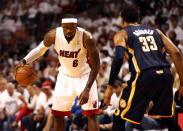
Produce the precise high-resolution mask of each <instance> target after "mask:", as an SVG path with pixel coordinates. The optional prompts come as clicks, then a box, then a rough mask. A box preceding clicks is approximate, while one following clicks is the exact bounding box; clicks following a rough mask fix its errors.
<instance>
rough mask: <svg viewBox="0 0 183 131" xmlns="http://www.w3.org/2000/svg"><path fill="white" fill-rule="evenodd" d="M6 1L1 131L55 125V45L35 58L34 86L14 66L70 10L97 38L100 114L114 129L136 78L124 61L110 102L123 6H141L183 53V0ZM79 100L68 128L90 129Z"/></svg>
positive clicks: (1, 36)
mask: <svg viewBox="0 0 183 131" xmlns="http://www.w3.org/2000/svg"><path fill="white" fill-rule="evenodd" d="M2 3H3V4H1V6H0V131H1V130H6V131H11V130H12V129H20V130H21V131H23V130H24V129H27V130H30V131H31V130H32V131H39V130H40V131H41V130H43V128H44V127H45V125H46V126H49V124H47V121H48V119H52V116H51V114H50V113H49V111H50V109H51V105H52V94H53V93H52V92H53V89H54V84H55V81H56V76H57V73H58V71H57V66H58V64H57V63H58V59H57V55H56V53H55V52H54V49H53V47H51V48H50V50H49V51H47V53H46V54H45V55H44V56H43V57H41V58H40V59H38V60H37V61H35V62H33V63H32V66H33V67H34V68H35V70H36V72H37V80H36V82H35V83H34V84H33V85H30V86H28V87H23V86H21V85H19V84H18V83H17V82H16V81H15V78H14V69H15V66H16V65H17V64H18V62H19V60H20V59H22V58H23V57H24V56H25V55H26V54H27V53H28V52H29V51H30V50H31V49H33V48H34V47H36V46H37V45H38V44H39V42H40V41H41V40H42V39H43V36H44V34H45V33H46V32H47V31H49V30H50V29H52V28H56V27H58V26H60V24H61V23H60V22H61V18H62V16H63V14H65V13H73V14H75V15H76V16H77V17H78V23H79V26H80V27H83V28H85V29H86V30H88V31H90V32H91V33H92V35H93V37H94V38H95V40H96V44H97V48H98V50H99V53H100V63H101V67H100V70H99V73H98V76H97V82H98V87H99V88H98V92H99V100H100V114H99V115H98V119H99V122H100V128H101V130H110V129H111V120H112V115H113V113H114V111H115V109H116V107H117V104H118V101H119V98H120V95H121V92H122V89H123V88H125V86H126V82H127V81H128V80H129V78H130V72H129V70H128V69H129V68H128V62H127V60H124V62H123V65H122V68H121V71H120V73H119V78H118V80H116V82H115V84H116V86H117V87H118V88H116V89H115V90H114V92H115V93H114V94H113V96H112V100H111V103H112V106H110V107H105V105H104V103H103V95H104V92H105V89H106V85H107V82H108V78H109V73H110V67H111V62H112V59H113V53H114V43H113V36H114V35H115V33H116V32H118V31H119V30H120V29H121V18H120V10H121V9H123V8H124V7H126V6H128V5H133V6H134V7H137V8H139V10H140V18H141V23H142V24H146V25H151V26H154V27H156V28H158V29H160V30H162V31H163V32H164V34H165V35H166V36H168V37H169V38H170V39H171V40H172V41H173V43H174V44H175V45H176V46H177V47H178V48H179V49H180V50H181V52H182V53H183V1H182V0H173V1H172V0H138V1H137V0H131V1H129V0H113V1H110V0H9V1H3V0H2ZM167 59H168V61H169V62H170V63H171V71H172V74H173V75H174V78H175V81H174V91H175V92H176V90H177V89H178V88H179V78H178V74H177V72H176V69H175V66H174V64H173V61H172V58H171V56H169V55H168V54H167ZM77 100H78V98H76V100H75V102H74V103H73V108H72V113H73V114H72V116H70V117H65V122H66V130H67V131H68V130H73V129H82V130H86V129H87V119H86V118H85V116H82V114H81V113H82V111H81V108H80V107H79V105H78V101H77ZM144 119H145V120H144V121H146V119H150V118H146V116H145V117H144ZM150 120H151V119H150ZM151 122H152V120H151ZM153 122H154V121H153ZM153 122H152V123H153ZM154 123H155V122H154ZM155 124H157V123H155ZM129 125H130V124H129ZM17 127H18V128H17ZM152 127H153V126H152ZM154 127H156V126H154ZM134 128H135V127H134Z"/></svg>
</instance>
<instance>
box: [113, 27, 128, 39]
mask: <svg viewBox="0 0 183 131" xmlns="http://www.w3.org/2000/svg"><path fill="white" fill-rule="evenodd" d="M120 37H125V38H126V37H127V32H126V30H125V29H122V30H120V31H118V32H116V34H115V35H114V39H118V38H120Z"/></svg>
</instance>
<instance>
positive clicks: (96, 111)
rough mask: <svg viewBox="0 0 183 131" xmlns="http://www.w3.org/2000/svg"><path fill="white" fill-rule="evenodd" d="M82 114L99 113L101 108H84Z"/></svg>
mask: <svg viewBox="0 0 183 131" xmlns="http://www.w3.org/2000/svg"><path fill="white" fill-rule="evenodd" d="M82 114H83V115H86V116H90V115H97V114H99V109H94V110H83V109H82Z"/></svg>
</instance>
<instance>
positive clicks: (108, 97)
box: [104, 85, 113, 106]
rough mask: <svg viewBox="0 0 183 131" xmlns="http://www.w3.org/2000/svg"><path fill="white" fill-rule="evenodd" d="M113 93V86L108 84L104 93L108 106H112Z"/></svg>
mask: <svg viewBox="0 0 183 131" xmlns="http://www.w3.org/2000/svg"><path fill="white" fill-rule="evenodd" d="M112 94H113V86H110V85H108V86H107V89H106V91H105V93H104V103H105V104H106V105H107V106H111V104H110V101H111V96H112Z"/></svg>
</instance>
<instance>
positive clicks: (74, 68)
mask: <svg viewBox="0 0 183 131" xmlns="http://www.w3.org/2000/svg"><path fill="white" fill-rule="evenodd" d="M83 32H84V29H82V28H80V27H78V28H77V29H76V34H75V36H74V38H73V39H72V40H71V41H70V42H69V43H68V41H67V40H66V38H65V36H64V32H63V28H62V27H58V28H57V29H56V39H55V45H54V48H55V50H56V52H57V53H58V59H59V62H60V64H61V66H60V67H59V68H58V70H59V72H61V73H63V74H64V75H67V76H71V77H78V76H82V75H84V74H87V73H89V72H90V70H91V69H90V66H89V64H88V63H87V50H86V49H85V48H84V47H83Z"/></svg>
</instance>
